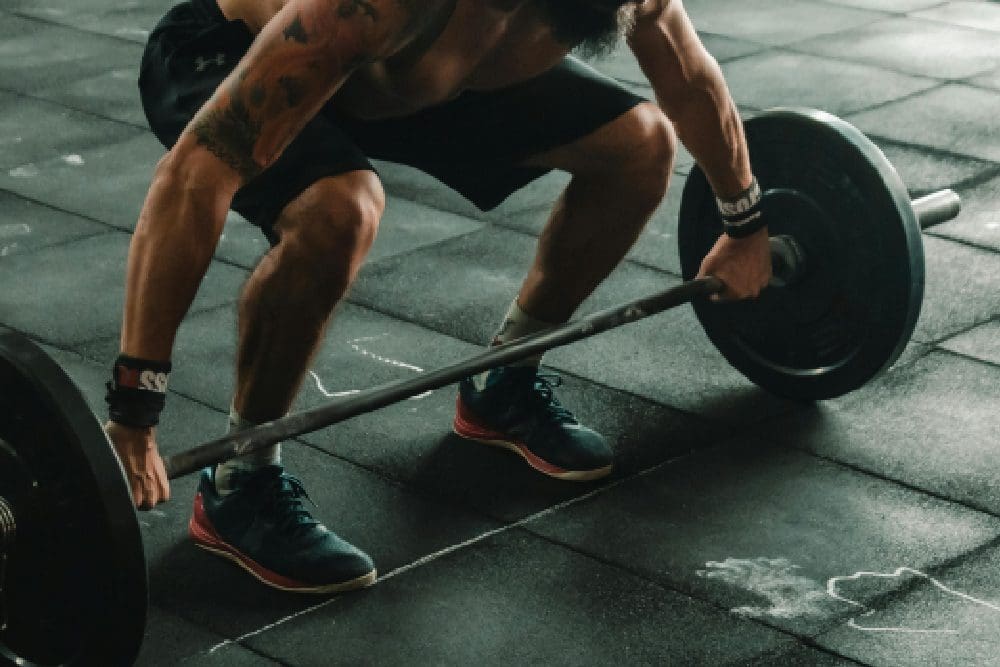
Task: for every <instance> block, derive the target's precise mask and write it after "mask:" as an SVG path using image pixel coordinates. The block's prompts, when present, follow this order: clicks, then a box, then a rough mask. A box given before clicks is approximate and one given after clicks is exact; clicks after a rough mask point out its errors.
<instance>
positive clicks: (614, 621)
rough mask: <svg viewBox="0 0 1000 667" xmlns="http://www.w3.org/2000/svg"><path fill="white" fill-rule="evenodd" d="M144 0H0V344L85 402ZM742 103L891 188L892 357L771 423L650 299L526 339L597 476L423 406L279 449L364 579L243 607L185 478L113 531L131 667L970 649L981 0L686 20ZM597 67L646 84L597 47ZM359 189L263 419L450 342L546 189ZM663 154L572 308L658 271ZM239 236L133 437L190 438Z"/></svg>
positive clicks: (513, 259) (439, 407) (755, 658)
mask: <svg viewBox="0 0 1000 667" xmlns="http://www.w3.org/2000/svg"><path fill="white" fill-rule="evenodd" d="M169 4H170V3H169V2H166V1H164V0H40V1H38V0H32V1H30V2H29V1H27V0H0V210H2V212H3V215H2V218H0V286H2V289H0V325H3V326H5V327H8V328H11V329H14V330H17V331H20V332H22V333H24V334H26V335H28V336H30V337H31V338H33V339H34V340H36V341H38V342H41V343H43V344H44V345H45V347H46V349H47V350H48V351H49V352H51V354H53V355H54V356H55V358H56V359H57V360H58V361H59V362H60V363H62V364H63V365H65V367H66V368H67V370H68V371H69V373H70V374H71V376H72V377H73V378H74V379H75V380H76V382H77V383H78V384H79V385H80V386H81V388H82V389H83V391H84V393H85V395H86V396H87V398H88V400H90V401H91V402H92V404H93V407H94V409H95V410H97V411H98V413H99V414H105V413H104V410H105V407H104V404H103V400H102V398H103V383H104V381H105V377H106V376H107V375H108V370H107V369H108V368H109V364H110V361H111V360H112V359H113V358H114V355H115V354H116V352H117V338H116V336H117V332H118V330H119V322H120V311H121V303H122V296H123V273H124V260H125V256H126V251H127V247H128V243H129V234H130V231H131V230H132V229H133V227H134V224H135V220H136V216H137V213H138V211H139V208H140V205H141V202H142V200H143V197H144V195H145V191H146V187H147V185H148V183H149V178H150V174H151V171H152V168H153V166H154V164H155V163H156V161H157V159H158V158H159V157H160V156H161V155H162V152H163V151H162V148H161V147H160V145H159V144H158V143H157V141H156V140H155V138H154V137H153V136H152V134H151V133H150V132H149V130H148V128H147V126H146V122H145V119H144V117H143V115H142V111H141V109H140V106H139V102H138V99H137V93H136V87H135V79H136V74H137V67H138V62H139V57H140V53H141V50H142V44H143V41H144V39H145V37H146V36H147V34H148V30H149V29H150V28H151V27H152V26H153V25H154V23H155V22H156V20H158V18H159V16H160V15H161V14H162V13H163V12H164V11H165V10H166V9H167V8H168V7H169ZM687 7H688V11H689V13H690V14H691V16H692V17H693V20H694V22H695V24H696V26H697V27H698V28H699V30H700V31H701V33H702V36H703V38H704V41H705V43H706V45H707V46H708V48H709V49H710V50H711V51H712V53H713V54H714V55H715V56H716V58H717V59H718V60H719V61H720V63H721V64H722V67H723V70H724V71H725V73H726V75H727V78H728V80H729V83H730V87H731V89H732V91H733V94H734V96H735V98H736V100H737V102H738V104H739V105H740V108H741V110H742V111H743V113H744V114H745V115H746V116H751V115H753V114H754V113H757V112H759V111H760V110H762V109H766V108H769V107H773V106H809V107H818V108H822V109H826V110H828V111H830V112H833V113H835V114H838V115H840V116H842V117H844V118H846V119H847V120H849V121H850V122H851V123H853V124H855V125H856V126H858V127H859V128H860V129H862V130H863V131H864V132H865V133H867V134H868V135H869V136H870V137H871V138H872V139H873V140H874V141H875V142H876V143H877V144H878V145H879V146H880V147H881V148H882V149H883V150H884V151H885V153H886V155H888V157H889V158H890V159H891V160H892V162H893V163H894V164H895V165H896V167H897V169H898V170H899V172H900V174H901V175H902V178H903V180H904V182H905V183H906V184H907V185H908V187H909V189H910V191H911V193H912V194H914V195H920V194H924V193H927V192H930V191H932V190H936V189H938V188H943V187H951V188H955V189H956V190H957V191H958V192H959V193H960V194H961V195H962V197H963V199H964V209H963V211H962V213H961V215H960V217H959V218H958V219H956V220H954V221H952V222H948V223H946V224H943V225H940V226H938V227H935V228H933V229H932V230H930V231H929V232H928V233H927V234H925V236H924V247H925V252H926V266H927V287H926V295H925V300H924V303H923V309H922V314H921V316H920V320H919V322H918V324H917V327H916V330H915V332H914V335H913V338H912V341H911V343H910V344H909V346H908V347H907V349H906V350H905V352H904V353H903V355H902V357H901V358H900V360H899V361H898V362H897V364H896V365H895V366H894V367H893V368H892V369H891V370H890V371H889V372H888V373H886V374H884V375H883V376H881V377H879V378H877V379H876V380H874V381H872V382H870V383H869V384H867V385H866V386H864V387H863V388H861V389H859V390H857V391H855V392H853V393H850V394H848V395H846V396H843V397H841V398H837V399H834V400H829V401H824V402H821V403H819V404H816V405H812V406H803V405H801V404H794V403H790V402H786V401H783V400H779V399H777V398H774V397H771V396H769V395H767V394H766V393H764V392H763V391H761V390H760V389H758V388H756V387H755V386H753V385H752V384H750V383H749V382H748V381H747V380H745V379H744V378H743V377H742V376H741V375H739V374H738V373H737V372H736V371H734V370H733V369H732V368H730V367H729V366H728V364H727V363H726V362H725V361H724V360H723V359H722V358H721V356H720V355H719V354H718V353H717V352H716V351H715V349H714V348H713V347H712V345H711V344H710V343H709V341H708V340H707V339H706V337H705V335H704V334H703V332H702V331H701V329H700V327H699V325H698V323H697V321H696V319H695V317H694V315H693V314H692V312H691V310H690V308H687V307H685V308H681V309H678V310H675V311H672V312H670V313H667V314H663V315H660V316H657V317H654V318H652V319H650V320H647V321H645V322H643V323H639V324H636V325H631V326H629V327H626V328H623V329H619V330H616V331H614V332H610V333H607V334H605V335H601V336H599V337H597V338H593V339H590V340H587V341H585V342H582V343H579V344H576V345H573V346H571V347H568V348H563V349H560V350H558V351H554V352H553V353H551V354H550V355H548V356H547V358H546V361H547V364H548V365H549V366H550V367H551V368H553V369H555V370H556V371H558V372H560V373H561V374H562V375H563V376H564V379H565V386H564V388H563V390H562V396H563V397H564V401H565V402H566V403H567V404H568V405H569V406H570V407H572V408H573V409H574V410H575V411H576V412H577V414H578V415H580V416H581V418H583V419H584V420H586V421H587V422H588V423H590V424H592V425H593V426H595V427H596V428H598V429H600V430H601V431H603V432H604V433H605V434H607V435H608V437H609V438H611V440H612V442H613V444H614V448H615V451H616V455H617V460H616V464H617V465H616V471H615V473H614V475H613V477H611V478H610V480H606V481H604V482H602V483H596V484H583V485H581V484H573V483H561V482H558V481H554V480H550V479H548V478H545V477H542V476H541V475H538V474H537V473H533V472H532V471H530V470H529V469H527V467H526V466H524V465H523V463H522V462H521V461H520V460H519V459H518V458H517V457H514V456H512V455H510V454H508V453H506V452H503V451H500V450H494V449H491V448H484V447H480V446H476V445H472V444H468V443H466V442H463V441H461V440H459V439H457V438H456V437H455V436H453V435H450V423H451V417H452V414H453V404H454V391H453V390H451V389H445V390H438V391H434V392H433V393H431V394H430V395H428V396H425V397H422V398H420V399H419V400H409V401H404V402H402V403H400V404H397V405H394V406H392V407H389V408H386V409H383V410H380V411H378V412H377V413H374V414H370V415H366V416H362V417H359V418H356V419H354V420H351V421H348V422H345V423H342V424H339V425H336V426H333V427H330V428H327V429H325V430H322V431H319V432H316V433H313V434H310V435H307V436H304V437H302V438H301V439H300V442H298V443H296V444H291V445H288V446H286V448H285V460H286V462H287V464H288V466H289V467H290V469H291V470H292V471H293V472H295V473H297V474H298V475H300V476H301V477H302V478H303V479H304V481H305V483H306V485H307V488H308V489H309V490H310V492H311V494H312V496H313V497H314V498H315V500H316V502H317V504H318V506H319V508H318V509H317V510H316V512H317V514H318V515H319V517H320V518H322V520H323V521H324V522H326V523H327V524H328V525H329V526H331V527H332V528H333V529H335V530H336V531H338V532H339V533H340V534H342V535H343V536H345V537H346V538H348V539H350V540H351V541H353V542H355V543H357V544H358V545H360V546H361V547H363V548H364V549H366V550H367V551H368V552H369V553H371V554H372V556H373V557H374V559H375V560H376V562H377V564H378V566H379V569H380V572H381V580H380V581H379V583H378V584H377V585H376V586H374V587H373V588H371V589H368V590H365V591H363V592H359V593H353V594H350V595H343V596H339V597H331V598H315V597H300V596H296V595H292V594H287V593H280V592H276V591H272V590H270V589H267V588H264V587H262V586H261V585H259V584H258V583H257V582H256V581H255V580H253V579H252V578H250V577H249V576H247V575H246V574H245V573H244V572H243V571H242V570H239V569H237V568H235V567H233V566H231V565H230V564H228V563H227V562H224V561H222V560H219V559H217V558H214V557H212V556H210V555H209V554H207V553H205V552H203V551H201V550H198V549H196V548H195V547H194V546H193V545H192V544H191V542H190V541H189V540H188V539H187V536H186V532H185V527H186V522H187V519H188V516H189V511H190V500H191V498H192V495H193V488H194V485H195V483H196V479H195V476H189V477H185V478H183V479H180V480H178V481H176V482H175V483H174V486H173V492H174V500H172V501H171V502H170V503H168V504H166V505H163V506H162V507H161V508H160V509H157V510H155V511H152V512H148V513H143V514H141V515H140V520H141V524H142V530H143V536H144V539H145V542H146V549H147V555H148V562H149V572H150V588H151V607H150V620H149V623H148V627H147V632H146V638H145V643H144V648H143V652H142V654H141V656H140V659H139V664H141V665H172V664H178V663H181V664H185V665H236V664H239V665H267V664H280V665H334V664H407V665H409V664H435V665H436V664H454V665H464V664H543V665H549V664H657V665H659V664H672V665H673V664H675V665H848V664H866V665H989V664H1000V657H998V656H1000V463H998V457H997V449H998V447H1000V410H998V407H1000V343H998V341H1000V216H998V214H997V213H996V211H997V208H998V202H1000V124H998V120H997V119H998V118H1000V4H998V3H996V2H987V1H982V0H978V1H977V0H972V1H961V0H956V1H953V2H941V1H939V0H828V1H826V0H795V1H792V2H789V1H787V0H786V1H781V0H688V2H687ZM596 66H597V67H599V68H601V69H602V70H604V71H605V72H607V73H609V74H610V75H612V76H614V77H616V78H618V79H620V80H622V81H623V82H625V83H626V84H627V85H629V86H630V87H632V88H634V89H635V90H637V91H640V92H642V93H643V94H647V95H650V94H651V90H650V88H649V87H648V84H647V83H646V82H645V80H644V79H643V76H642V74H641V73H640V71H639V68H638V66H637V65H636V64H635V62H634V59H633V58H632V57H631V56H630V55H629V53H628V52H627V50H624V49H623V50H621V51H620V52H617V53H616V54H614V55H613V56H611V57H609V58H606V59H603V60H601V61H599V62H597V63H596ZM379 168H380V171H381V174H382V177H383V180H384V182H385V184H386V189H387V191H388V193H389V203H388V208H387V212H386V215H385V218H384V220H383V222H382V226H381V230H380V234H379V237H378V239H377V241H376V244H375V247H374V249H373V252H372V254H371V256H370V259H369V261H368V262H367V264H366V266H365V268H364V269H363V270H362V272H361V276H360V278H359V280H358V282H357V284H356V286H355V287H354V289H353V290H352V292H351V294H350V298H349V299H348V301H347V303H346V304H345V305H343V307H342V308H341V309H340V310H339V313H338V316H337V318H336V322H335V324H334V325H333V326H332V328H331V329H330V330H329V332H328V335H327V337H326V339H325V342H324V345H323V349H322V352H321V354H320V355H319V358H318V359H317V361H316V363H315V366H314V367H313V369H312V373H311V374H310V376H309V378H308V379H307V383H306V386H305V387H304V389H303V391H302V393H301V397H300V400H299V401H298V403H297V407H308V406H314V405H318V404H319V403H320V402H322V401H325V400H329V399H328V398H326V397H327V396H328V395H332V394H337V393H339V392H347V391H352V390H356V389H362V388H365V387H368V386H372V385H375V384H378V383H381V382H385V381H388V380H391V379H394V378H406V377H410V376H412V374H413V373H415V372H419V371H420V370H421V369H433V368H436V367H438V366H442V365H445V364H447V363H451V362H454V361H456V360H458V359H461V358H463V357H465V356H466V355H469V354H470V353H473V352H475V351H477V350H479V349H480V347H481V346H482V345H483V344H484V343H485V342H486V341H487V340H488V338H489V336H490V334H491V332H492V329H493V327H494V326H495V324H496V322H497V321H498V318H500V316H501V315H502V313H503V311H504V308H505V307H506V305H507V303H508V302H509V300H510V298H511V296H512V295H513V294H515V292H516V289H517V286H518V284H519V281H520V278H521V277H522V275H523V273H524V271H525V269H526V267H527V263H528V261H529V260H530V257H531V252H532V247H533V244H534V242H535V237H536V236H537V234H538V232H539V230H540V229H541V226H542V224H543V223H544V221H545V218H546V214H547V211H548V209H549V206H550V204H551V202H552V201H553V200H554V198H555V197H556V196H557V194H558V192H559V191H560V189H561V188H562V187H563V185H564V184H565V183H566V180H567V179H566V177H565V176H564V175H561V174H553V175H550V176H547V177H545V178H544V179H542V180H540V181H538V182H536V183H535V184H533V185H531V186H530V187H528V188H527V189H525V190H524V191H522V192H520V193H518V194H516V195H514V196H513V197H512V198H511V199H509V200H508V201H507V202H506V203H505V204H503V205H502V206H501V207H500V208H499V209H498V210H496V211H494V212H491V213H489V214H482V213H479V212H477V211H476V210H475V209H474V208H473V207H472V206H471V205H469V204H468V203H466V202H465V201H464V200H462V199H461V198H460V197H459V196H457V195H454V194H452V193H450V192H449V191H447V190H445V189H444V188H443V187H442V186H440V185H438V184H437V183H436V182H435V181H433V180H432V179H430V178H429V177H427V176H424V175H422V174H419V173H416V172H414V171H411V170H408V169H405V168H401V167H398V166H394V165H389V164H380V165H379ZM690 168H691V159H690V157H689V156H688V155H687V154H686V153H682V154H681V156H680V158H679V159H678V161H677V165H676V174H675V177H674V180H673V186H672V188H671V192H670V194H669V195H668V198H667V199H666V201H665V203H664V204H663V206H662V207H661V209H660V211H659V212H658V213H657V214H656V216H655V219H654V220H653V221H652V222H651V224H650V225H649V227H648V229H647V231H646V232H645V233H644V235H643V237H642V239H641V240H640V242H639V244H638V245H637V246H636V247H635V249H634V250H633V251H632V253H631V254H630V256H629V259H628V261H626V262H625V263H624V264H623V265H622V266H621V267H620V268H619V269H618V270H617V271H616V272H615V273H614V274H613V275H612V277H611V278H610V279H609V280H608V281H607V282H606V283H605V284H604V285H603V286H602V287H601V288H600V289H599V290H598V292H597V293H596V294H595V295H594V296H593V297H592V298H591V299H590V300H589V301H588V302H587V304H585V306H584V307H583V309H582V312H589V311H592V310H595V309H597V308H600V307H605V306H609V305H612V304H614V303H618V302H621V301H624V300H627V299H630V298H635V297H639V296H642V295H644V294H646V293H651V292H652V291H655V290H656V289H658V288H660V287H662V286H664V285H670V284H674V283H677V282H679V281H680V278H679V264H678V257H677V250H676V238H675V231H676V223H675V217H676V214H677V209H678V206H679V200H680V191H681V188H682V187H683V184H684V182H685V179H686V176H687V174H688V172H689V171H690ZM265 249H266V244H265V241H264V239H263V237H262V236H260V235H259V233H258V232H256V231H255V230H254V229H253V228H251V227H250V226H249V225H248V224H246V222H245V221H242V220H241V219H239V218H238V217H237V216H235V215H233V216H231V218H230V219H229V220H228V221H227V225H226V228H225V232H224V236H223V237H222V240H221V242H220V244H219V247H218V251H217V253H216V256H215V260H214V261H213V262H212V266H211V269H210V270H209V273H208V276H207V278H206V280H205V282H204V284H203V285H202V288H201V291H200V292H199V296H198V298H197V300H196V302H195V304H194V307H193V309H192V311H191V313H190V314H189V316H188V317H187V320H186V321H185V324H184V325H183V327H182V329H181V331H180V334H179V338H178V342H177V346H176V350H175V354H174V362H175V366H176V370H175V372H174V373H173V375H172V378H171V381H172V384H171V388H172V389H171V395H170V397H169V400H168V409H167V411H166V413H165V416H164V423H163V425H162V428H161V434H160V442H161V446H162V448H163V449H164V450H165V452H167V453H171V452H176V451H179V450H181V449H186V448H188V447H190V446H192V445H194V444H196V443H198V442H201V441H203V440H207V439H209V438H211V437H214V436H216V435H219V434H221V432H222V430H223V429H224V426H225V423H226V411H227V409H228V405H229V401H230V394H231V390H232V367H233V356H234V346H235V329H234V318H235V301H236V298H237V294H238V290H239V288H240V285H241V284H242V282H243V281H244V280H245V278H246V277H247V275H248V272H249V271H250V269H251V267H252V266H253V265H254V263H255V261H256V259H257V258H258V257H259V256H260V254H261V253H262V252H263V251H264V250H265Z"/></svg>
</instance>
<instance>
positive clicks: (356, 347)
mask: <svg viewBox="0 0 1000 667" xmlns="http://www.w3.org/2000/svg"><path fill="white" fill-rule="evenodd" d="M388 335H389V334H382V335H381V336H366V337H365V338H355V339H354V340H352V341H349V342H348V344H349V345H350V346H351V347H352V348H353V349H354V351H355V352H357V353H358V354H360V355H361V356H364V357H368V358H370V359H374V360H375V361H381V362H382V363H383V364H389V365H390V366H395V367H396V368H405V369H406V370H409V371H413V372H414V373H423V372H424V369H423V368H421V367H420V366H414V365H413V364H408V363H406V362H405V361H399V360H398V359H389V358H388V357H383V356H381V355H378V354H375V353H374V352H370V351H368V350H366V349H365V348H363V347H361V346H360V345H358V343H367V342H368V341H373V340H378V339H380V338H385V337H386V336H388Z"/></svg>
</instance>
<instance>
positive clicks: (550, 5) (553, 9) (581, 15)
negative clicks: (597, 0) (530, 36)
mask: <svg viewBox="0 0 1000 667" xmlns="http://www.w3.org/2000/svg"><path fill="white" fill-rule="evenodd" d="M541 5H542V8H543V11H544V12H545V15H546V17H547V19H548V22H549V25H550V26H551V28H552V34H553V35H554V36H555V38H556V39H557V40H559V41H560V42H562V43H564V44H569V45H571V46H573V47H574V49H575V51H576V52H577V53H579V54H580V55H581V56H583V57H584V58H599V57H601V56H606V55H608V54H609V53H611V52H612V51H614V49H615V47H616V46H617V45H618V42H619V40H620V39H621V38H622V36H624V35H625V34H626V33H627V32H628V31H629V29H631V27H632V21H633V17H634V14H635V7H634V5H632V4H631V3H629V4H626V5H623V6H621V7H610V8H607V9H598V8H596V7H593V6H590V5H588V3H585V2H582V1H581V0H541Z"/></svg>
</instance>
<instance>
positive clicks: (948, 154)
mask: <svg viewBox="0 0 1000 667" xmlns="http://www.w3.org/2000/svg"><path fill="white" fill-rule="evenodd" d="M998 95H1000V93H998ZM865 136H867V137H868V138H869V139H870V140H871V141H873V142H874V143H876V144H878V145H880V146H881V145H887V146H894V147H897V148H906V149H909V150H912V151H915V152H921V153H926V154H928V155H932V156H934V157H940V158H947V159H951V160H961V161H964V162H976V163H979V164H981V165H983V169H982V172H983V173H985V172H990V173H991V174H993V175H995V172H994V171H993V170H1000V162H998V161H997V160H991V159H989V158H984V157H977V156H975V155H969V154H967V153H959V152H956V151H950V150H947V149H944V148H938V147H936V146H928V145H927V144H918V143H915V142H912V141H905V140H902V139H896V138H893V137H886V136H883V135H880V134H878V133H876V132H872V133H865ZM979 177H980V174H978V173H977V174H974V175H972V176H969V177H967V178H963V179H959V180H958V181H955V183H956V184H963V183H965V182H967V181H969V182H974V181H975V180H976V179H977V178H979Z"/></svg>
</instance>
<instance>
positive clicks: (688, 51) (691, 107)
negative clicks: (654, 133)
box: [629, 0, 753, 198]
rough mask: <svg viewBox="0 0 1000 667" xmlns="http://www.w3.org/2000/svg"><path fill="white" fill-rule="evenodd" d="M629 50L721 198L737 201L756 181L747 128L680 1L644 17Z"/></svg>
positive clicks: (666, 4) (681, 137)
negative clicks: (753, 179) (752, 182)
mask: <svg viewBox="0 0 1000 667" xmlns="http://www.w3.org/2000/svg"><path fill="white" fill-rule="evenodd" d="M629 45H630V47H631V48H632V51H633V52H634V53H635V55H636V58H637V60H638V62H639V65H640V67H642V70H643V72H644V73H645V75H646V77H647V79H649V82H650V84H651V85H652V86H653V90H654V92H655V94H656V99H657V101H658V103H659V105H660V107H661V108H662V109H663V111H664V113H665V114H666V115H667V116H668V117H669V118H670V120H671V122H672V123H673V125H674V128H675V130H676V132H677V136H678V138H679V139H680V140H681V142H682V143H683V144H684V145H685V146H686V147H687V149H688V150H689V151H690V152H691V154H692V156H694V159H695V161H696V162H697V163H698V165H699V166H700V167H701V168H702V169H703V170H704V171H705V175H706V176H707V177H708V180H709V182H710V183H711V184H712V188H713V189H714V190H715V192H716V194H718V195H719V196H720V197H723V198H729V197H733V196H735V195H737V194H739V193H741V192H742V191H743V190H745V189H746V188H747V187H748V186H749V185H750V183H751V180H752V178H753V176H752V173H751V168H750V159H749V156H748V154H747V146H746V139H745V137H744V135H743V123H742V121H741V119H740V116H739V112H738V111H737V109H736V104H735V103H734V102H733V99H732V96H731V95H730V93H729V88H728V86H727V85H726V82H725V79H724V78H723V75H722V70H721V69H720V67H719V65H718V63H717V62H716V60H715V59H714V58H713V57H712V56H711V55H710V54H709V53H708V52H707V51H706V50H705V48H704V46H702V44H701V40H700V39H699V37H698V34H697V33H696V32H695V30H694V27H693V26H692V25H691V22H690V20H689V19H688V17H687V14H686V13H685V11H684V8H683V5H682V4H681V3H680V2H679V0H672V1H671V2H669V3H667V2H662V1H661V3H660V4H659V8H658V9H657V10H656V12H651V13H650V14H649V15H647V16H644V17H640V19H639V22H638V23H637V25H636V28H635V30H634V31H633V33H632V35H631V37H630V39H629Z"/></svg>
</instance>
